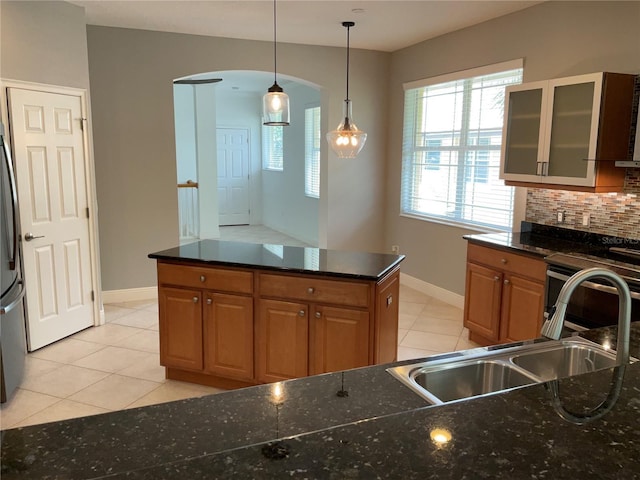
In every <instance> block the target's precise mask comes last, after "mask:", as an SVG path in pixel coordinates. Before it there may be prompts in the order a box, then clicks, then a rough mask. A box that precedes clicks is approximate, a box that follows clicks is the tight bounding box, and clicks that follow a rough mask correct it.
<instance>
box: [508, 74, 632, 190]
mask: <svg viewBox="0 0 640 480" xmlns="http://www.w3.org/2000/svg"><path fill="white" fill-rule="evenodd" d="M634 82H635V76H634V75H625V74H615V73H594V74H589V75H580V76H576V77H567V78H559V79H554V80H549V81H544V82H533V83H525V84H521V85H513V86H510V87H507V89H506V92H505V121H504V129H503V145H502V155H501V168H500V178H502V179H504V180H505V183H506V184H507V185H516V186H529V187H541V188H562V189H567V190H580V191H588V192H607V191H619V190H621V189H622V188H623V187H624V177H625V169H624V168H620V167H616V166H615V160H624V159H626V158H627V155H628V150H629V139H630V129H631V115H632V113H631V112H632V106H633V90H634Z"/></svg>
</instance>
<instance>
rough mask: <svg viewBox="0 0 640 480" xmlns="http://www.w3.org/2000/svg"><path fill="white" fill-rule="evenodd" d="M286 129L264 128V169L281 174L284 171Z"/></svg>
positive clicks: (264, 126) (278, 127)
mask: <svg viewBox="0 0 640 480" xmlns="http://www.w3.org/2000/svg"><path fill="white" fill-rule="evenodd" d="M283 139H284V127H282V126H274V127H269V126H266V125H263V126H262V169H263V170H274V171H279V172H281V171H282V169H283V156H284V155H283V150H284V148H283V144H284V140H283Z"/></svg>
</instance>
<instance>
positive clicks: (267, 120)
mask: <svg viewBox="0 0 640 480" xmlns="http://www.w3.org/2000/svg"><path fill="white" fill-rule="evenodd" d="M262 117H263V119H262V123H263V124H264V125H273V126H275V125H284V126H286V125H289V95H287V94H286V93H284V92H283V91H282V87H280V85H278V84H277V83H276V82H274V84H273V86H272V87H271V88H269V90H268V91H267V93H266V94H265V95H264V97H262Z"/></svg>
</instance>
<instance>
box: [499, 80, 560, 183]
mask: <svg viewBox="0 0 640 480" xmlns="http://www.w3.org/2000/svg"><path fill="white" fill-rule="evenodd" d="M547 84H548V82H534V83H528V84H524V85H513V86H510V87H507V89H506V91H505V113H504V115H505V117H504V118H505V121H504V128H503V131H502V136H503V142H502V157H501V161H502V162H501V163H502V165H501V167H502V168H501V175H500V178H503V179H507V180H524V181H526V180H529V181H535V177H536V176H538V175H541V174H542V163H543V162H545V161H546V159H545V155H544V143H545V142H544V136H545V134H546V126H545V116H546V97H547ZM532 178H533V179H534V180H532Z"/></svg>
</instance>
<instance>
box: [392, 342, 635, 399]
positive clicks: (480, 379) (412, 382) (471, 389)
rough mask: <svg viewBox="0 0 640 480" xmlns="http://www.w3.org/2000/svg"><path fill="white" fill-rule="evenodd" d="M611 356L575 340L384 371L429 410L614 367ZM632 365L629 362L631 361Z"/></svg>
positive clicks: (464, 355) (467, 354)
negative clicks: (436, 406)
mask: <svg viewBox="0 0 640 480" xmlns="http://www.w3.org/2000/svg"><path fill="white" fill-rule="evenodd" d="M615 360H616V356H615V352H613V351H610V350H605V349H604V348H602V347H601V346H600V345H598V344H596V343H593V342H590V341H589V340H586V339H584V338H581V337H570V338H567V339H563V340H557V341H550V342H540V343H532V344H527V345H518V346H513V347H509V346H507V347H499V348H498V349H496V350H489V349H487V350H479V349H478V350H469V351H468V352H461V353H460V354H459V355H458V356H456V357H454V358H444V359H437V358H436V359H435V360H431V361H430V360H425V361H423V362H420V363H414V364H410V365H402V366H398V367H392V368H389V369H387V371H388V372H389V373H391V375H393V376H394V377H396V378H397V379H398V380H400V381H401V382H402V383H404V384H405V385H407V386H408V387H409V388H411V389H412V390H413V391H414V392H416V393H417V394H418V395H420V396H422V397H423V398H425V399H426V400H427V401H429V402H430V403H432V404H434V405H440V404H443V403H447V402H454V401H457V400H462V399H465V398H471V397H477V396H483V395H489V394H492V393H497V392H504V391H506V390H512V389H515V388H519V387H523V386H526V385H531V384H534V383H542V382H546V381H549V380H554V379H558V378H563V377H570V376H573V375H579V374H582V373H588V372H593V371H596V370H602V369H604V368H610V367H613V366H615ZM632 360H635V359H632Z"/></svg>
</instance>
